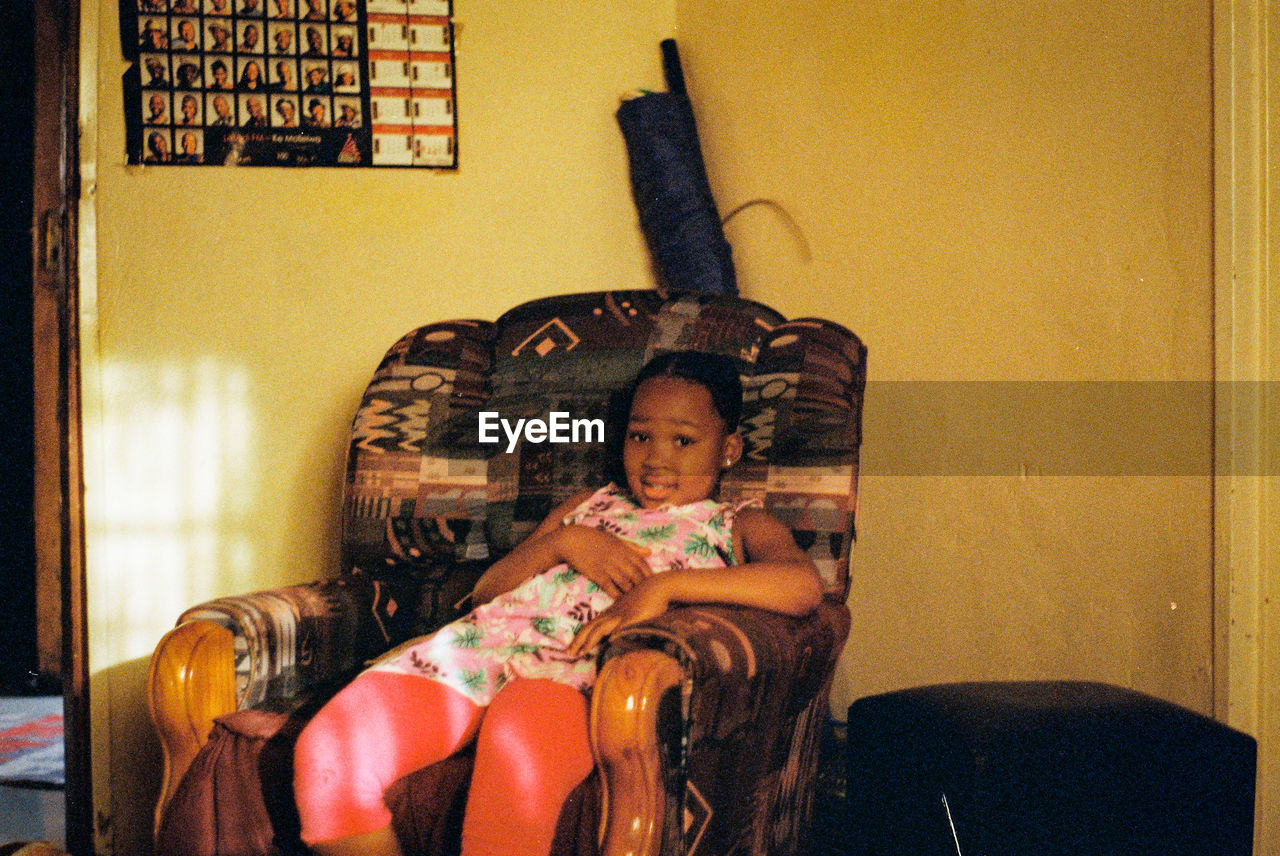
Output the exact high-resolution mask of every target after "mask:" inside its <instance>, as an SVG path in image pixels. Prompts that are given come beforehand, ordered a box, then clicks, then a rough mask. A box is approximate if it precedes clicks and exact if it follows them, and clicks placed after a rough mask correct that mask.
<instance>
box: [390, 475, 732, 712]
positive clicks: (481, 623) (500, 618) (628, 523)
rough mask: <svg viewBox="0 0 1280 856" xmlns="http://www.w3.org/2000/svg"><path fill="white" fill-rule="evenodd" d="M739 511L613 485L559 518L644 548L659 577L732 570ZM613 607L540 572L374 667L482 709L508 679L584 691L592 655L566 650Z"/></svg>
mask: <svg viewBox="0 0 1280 856" xmlns="http://www.w3.org/2000/svg"><path fill="white" fill-rule="evenodd" d="M739 508H741V506H733V505H730V504H728V503H722V502H718V501H716V500H713V499H706V500H702V501H700V502H694V503H690V504H688V505H679V506H662V507H660V508H652V509H647V508H644V507H642V506H640V505H638V504H637V503H636V502H635V500H633V499H632V498H631V496H630V495H629V494H628V493H627V492H626V491H625V490H622V489H621V488H619V487H617V486H616V485H614V484H608V485H606V486H605V487H603V488H601V489H600V490H598V491H596V492H595V493H594V494H592V495H591V496H590V497H589V498H588V499H587V500H586V501H585V502H583V503H582V504H581V505H579V506H578V507H577V508H576V509H574V511H573V512H572V513H571V514H570V515H569V516H568V517H566V518H565V521H564V522H565V525H569V524H579V525H582V526H591V527H594V528H596V529H600V530H603V531H605V532H611V533H613V534H614V535H617V536H618V537H619V538H623V539H625V540H627V541H631V542H633V543H635V544H639V545H641V546H644V547H647V548H649V550H650V551H651V552H650V553H649V555H648V556H647V557H646V559H647V561H648V562H649V566H650V567H651V568H653V570H654V572H655V573H658V572H662V571H667V570H671V569H673V568H717V567H725V566H727V565H732V564H735V561H736V560H735V558H734V555H733V517H734V514H735V512H736V511H737V510H738V509H739ZM611 603H613V598H611V597H609V595H608V594H606V593H605V592H604V591H603V590H602V589H601V588H600V587H599V586H598V585H596V584H595V583H594V582H592V581H591V580H589V579H587V578H586V577H584V576H582V575H581V574H579V573H578V572H577V571H575V570H573V569H572V568H571V567H569V566H568V565H564V564H561V565H557V566H555V567H553V568H551V569H550V570H547V571H543V572H542V573H540V574H537V575H535V576H533V577H531V578H530V579H528V580H526V581H525V582H523V583H521V584H520V585H519V586H517V587H516V588H514V589H512V590H511V591H509V592H507V593H506V594H503V595H500V596H498V597H496V598H494V599H493V600H492V601H490V602H489V603H486V604H484V605H482V606H479V607H476V608H475V609H474V610H472V611H471V612H470V613H469V614H467V615H466V616H464V617H463V618H460V619H458V620H457V621H454V622H452V623H450V624H446V625H445V626H444V627H442V628H440V629H439V630H438V631H436V632H435V633H433V634H431V635H430V636H423V637H420V638H418V639H415V640H412V641H410V642H407V643H405V644H404V645H401V646H400V647H398V648H396V649H395V650H393V651H390V652H388V653H387V654H385V655H383V656H382V657H381V658H380V659H379V660H378V661H377V662H376V663H374V664H373V665H372V666H370V669H371V670H375V671H389V672H399V673H402V674H410V675H417V676H420V677H424V678H429V679H432V680H437V681H442V682H444V683H446V684H448V685H449V686H451V687H453V688H455V689H457V690H458V691H460V692H461V693H463V694H464V695H466V696H467V697H468V698H470V699H472V700H473V701H474V702H475V703H476V704H478V705H482V706H483V705H488V704H489V702H490V701H492V700H493V697H494V696H495V695H496V694H497V692H498V690H500V689H502V687H503V685H504V684H506V683H507V682H508V681H510V680H511V679H512V678H516V677H523V678H547V679H550V680H553V681H558V682H560V683H563V684H568V685H570V686H573V687H576V688H577V689H580V690H584V691H585V690H586V689H588V688H589V687H590V686H591V684H592V683H593V682H594V681H595V676H596V653H595V652H594V651H593V652H590V653H589V654H587V655H585V656H582V657H570V656H568V655H566V654H565V648H566V647H567V646H568V644H569V643H570V642H571V641H573V637H574V636H575V635H576V634H577V632H578V631H579V630H581V629H582V626H583V625H584V624H586V623H587V622H588V621H590V620H591V619H592V618H594V617H595V616H596V615H598V614H599V613H600V612H602V611H603V610H604V609H605V608H606V607H608V606H609V605H610V604H611Z"/></svg>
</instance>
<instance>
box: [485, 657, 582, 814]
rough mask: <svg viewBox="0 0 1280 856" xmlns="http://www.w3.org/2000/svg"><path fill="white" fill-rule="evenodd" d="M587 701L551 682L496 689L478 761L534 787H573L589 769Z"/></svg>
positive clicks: (517, 683)
mask: <svg viewBox="0 0 1280 856" xmlns="http://www.w3.org/2000/svg"><path fill="white" fill-rule="evenodd" d="M587 716H588V707H587V700H586V698H585V697H584V696H583V695H582V693H580V692H578V691H577V690H575V689H573V688H572V687H569V686H566V685H565V684H560V683H556V682H554V681H548V680H535V679H517V680H514V681H512V682H511V683H510V684H508V685H507V686H506V687H504V688H503V689H502V691H501V692H500V693H498V696H497V698H495V699H494V701H493V703H492V704H491V705H490V706H489V712H488V715H487V716H486V717H485V722H484V726H483V728H482V729H481V735H480V744H479V747H478V754H477V763H478V764H482V765H485V766H487V767H492V768H494V769H498V770H503V771H504V773H503V775H505V776H510V777H513V778H515V779H520V780H522V781H526V782H527V783H528V784H529V785H530V786H536V785H538V784H551V783H554V784H552V790H554V791H560V790H564V789H565V788H566V787H568V788H572V787H573V786H574V785H576V784H577V783H578V782H579V781H581V780H582V779H583V778H585V777H586V775H587V774H588V773H589V772H591V767H592V764H593V761H592V757H591V744H590V741H589V738H588V735H587Z"/></svg>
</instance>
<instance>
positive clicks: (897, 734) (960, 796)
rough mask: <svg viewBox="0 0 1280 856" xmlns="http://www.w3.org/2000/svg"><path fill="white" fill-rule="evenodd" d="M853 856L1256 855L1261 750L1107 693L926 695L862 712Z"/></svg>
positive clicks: (978, 688)
mask: <svg viewBox="0 0 1280 856" xmlns="http://www.w3.org/2000/svg"><path fill="white" fill-rule="evenodd" d="M848 753H849V773H848V790H849V811H850V825H849V826H850V828H849V833H850V836H851V838H852V844H853V850H852V852H853V853H856V854H864V856H933V854H938V856H942V854H946V856H957V854H959V855H960V856H1012V854H1019V856H1051V854H1063V856H1066V854H1071V856H1111V854H1114V856H1179V854H1183V855H1184V856H1219V855H1220V856H1227V854H1230V855H1231V856H1249V854H1250V853H1251V852H1252V842H1253V803H1254V776H1255V767H1256V759H1257V743H1256V741H1255V740H1254V739H1253V738H1252V737H1250V736H1248V735H1246V734H1242V733H1240V732H1238V731H1235V730H1233V729H1231V728H1228V727H1227V726H1225V725H1222V724H1220V723H1218V722H1215V721H1214V720H1212V719H1209V718H1207V717H1205V716H1201V715H1200V714H1197V713H1193V712H1192V711H1189V710H1185V709H1183V708H1180V707H1178V706H1176V705H1173V704H1169V703H1168V702H1165V701H1161V700H1159V699H1156V698H1152V697H1151V696H1147V695H1143V694H1141V693H1137V692H1133V691H1131V690H1125V689H1120V688H1118V687H1113V686H1108V685H1106V684H1099V683H1085V682H1073V681H1044V682H1030V681H1015V682H999V683H960V684H943V685H939V686H930V687H918V688H914V689H907V690H900V691H897V692H891V693H885V694H882V695H876V696H870V697H868V698H863V699H860V700H858V701H856V702H854V703H853V705H851V706H850V708H849V728H848Z"/></svg>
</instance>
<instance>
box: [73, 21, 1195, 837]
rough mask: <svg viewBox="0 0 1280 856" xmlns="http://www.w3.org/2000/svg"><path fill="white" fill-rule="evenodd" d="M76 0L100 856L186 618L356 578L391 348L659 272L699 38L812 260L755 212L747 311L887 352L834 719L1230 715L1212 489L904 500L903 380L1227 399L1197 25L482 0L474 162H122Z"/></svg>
mask: <svg viewBox="0 0 1280 856" xmlns="http://www.w3.org/2000/svg"><path fill="white" fill-rule="evenodd" d="M86 5H88V6H89V7H90V8H88V9H86V10H85V22H86V27H85V36H84V42H85V44H86V51H87V53H86V62H85V63H84V70H85V75H86V87H85V93H84V96H85V103H86V108H85V115H86V120H87V124H86V130H87V131H88V133H89V137H88V139H87V141H86V163H85V175H86V179H87V187H86V190H87V192H88V203H87V205H86V209H85V213H86V217H85V220H84V222H85V223H86V224H87V225H86V228H87V230H88V231H87V233H86V235H85V236H84V242H83V247H84V249H85V251H86V257H87V259H88V261H87V262H86V265H87V267H86V270H85V276H84V280H85V281H84V291H85V309H84V315H83V323H84V329H85V346H84V350H85V366H86V378H85V386H86V413H85V432H86V458H87V460H86V464H87V500H88V507H89V510H90V520H89V545H88V552H89V566H88V567H89V570H88V573H89V598H90V605H89V624H90V633H91V651H90V658H91V668H92V670H93V675H94V677H93V685H92V691H93V698H94V722H93V726H94V734H93V736H94V742H95V747H96V750H95V776H96V781H95V801H96V803H97V806H96V808H97V810H98V812H99V813H100V815H101V817H102V818H103V824H102V828H101V829H100V845H101V849H102V850H103V851H104V852H115V853H122V854H123V853H131V854H132V853H139V852H145V846H146V845H145V840H146V838H147V834H148V829H147V827H148V824H149V816H148V814H149V805H150V802H151V799H152V798H153V795H154V785H155V780H154V776H155V765H156V749H155V744H154V740H153V738H152V737H151V734H150V729H149V726H148V725H147V723H146V720H145V714H144V713H143V706H142V701H141V691H142V681H143V675H144V671H145V665H146V658H147V656H148V655H149V653H150V650H151V648H152V646H153V645H154V643H155V641H156V640H157V639H158V638H159V636H160V635H161V634H162V633H163V632H164V631H165V630H166V629H167V628H168V627H169V626H170V624H171V623H172V621H173V619H174V617H175V616H176V614H177V613H178V612H179V611H180V610H181V609H182V608H183V607H185V606H187V605H189V604H191V603H194V602H197V601H199V600H201V599H204V598H207V597H211V596H215V595H219V594H223V593H229V592H238V591H245V590H249V589H253V588H259V587H264V586H272V585H278V584H282V583H287V582H292V581H296V580H303V579H310V578H314V577H316V576H319V575H322V574H324V573H327V572H329V571H330V570H332V568H333V566H334V562H335V555H336V550H335V547H336V537H337V500H338V490H339V476H340V468H341V465H342V464H341V462H342V454H343V435H344V432H345V430H346V427H347V422H348V420H349V419H350V415H351V410H352V407H353V406H354V402H355V400H356V398H357V396H358V394H359V390H360V388H361V386H362V384H363V383H364V382H365V380H366V379H367V376H368V373H369V371H370V369H371V368H372V367H373V365H374V364H375V363H376V361H377V359H378V358H379V357H380V356H381V354H382V351H383V350H384V349H385V347H386V346H387V345H388V344H389V343H390V342H391V341H393V340H394V339H395V338H396V337H397V336H398V335H400V334H401V333H402V332H404V331H405V330H407V329H408V328H410V327H412V326H414V325H416V324H419V323H422V322H423V321H426V320H431V319H439V318H447V317H458V316H479V317H493V316H494V315H495V314H496V313H497V312H499V311H500V310H501V309H503V308H506V307H508V306H510V305H512V304H514V303H516V302H518V301H520V300H522V299H525V298H529V297H534V296H542V295H546V294H551V293H556V292H565V291H576V290H594V289H599V288H625V287H637V286H638V287H645V286H647V285H649V284H650V282H651V278H650V273H649V266H648V261H647V258H646V256H645V251H644V248H643V245H642V242H641V239H640V237H639V234H638V232H637V229H636V227H635V214H634V209H633V207H632V203H631V199H630V195H629V188H628V185H627V181H626V173H625V153H624V151H623V148H622V144H621V140H620V138H619V136H618V133H617V130H616V126H615V124H614V120H613V115H612V114H613V110H614V108H615V105H616V96H617V94H618V93H620V92H622V91H624V90H626V89H629V88H632V87H634V86H649V87H660V86H661V76H660V71H659V68H658V53H657V43H658V41H659V40H660V39H662V38H664V37H666V36H668V35H671V34H672V33H673V32H675V33H676V34H677V36H678V38H679V40H680V46H681V53H682V57H683V59H684V62H685V68H686V72H687V76H688V78H689V82H690V87H691V93H692V95H693V97H694V100H695V103H696V106H697V109H698V115H699V120H700V123H701V125H700V128H701V132H702V136H703V141H704V148H705V150H706V153H707V156H708V162H709V169H710V172H711V176H712V183H713V186H714V188H715V190H716V194H717V198H718V200H719V202H720V204H721V208H722V210H723V211H727V210H728V209H729V208H731V207H733V206H734V205H736V204H738V203H740V202H743V201H746V200H749V199H753V198H757V197H768V198H772V199H774V200H776V201H777V202H778V203H779V204H780V205H781V206H782V207H783V208H784V209H785V210H786V211H787V212H789V213H790V215H791V216H792V217H793V218H794V220H795V221H796V223H797V224H798V226H799V229H800V231H801V233H802V235H803V237H804V240H805V242H806V243H807V246H806V245H802V244H801V243H800V242H799V241H798V240H797V239H796V236H795V235H794V234H793V233H791V232H790V231H788V229H787V228H786V227H785V225H784V224H783V222H782V221H781V220H780V219H779V218H777V217H776V216H775V215H774V214H773V213H771V211H770V210H769V209H767V208H764V207H756V208H751V209H748V210H746V211H744V212H743V213H741V214H740V215H738V216H737V217H736V218H735V219H734V220H733V221H732V222H731V223H730V225H729V229H728V232H729V237H730V240H731V241H732V242H733V244H734V247H735V257H736V260H737V264H738V268H739V273H740V279H741V285H742V290H743V292H744V294H745V295H746V296H748V297H751V298H755V299H759V300H762V301H764V302H767V303H770V304H772V305H774V306H775V307H777V308H778V309H780V310H781V311H783V312H785V313H787V314H789V315H798V314H806V313H820V314H823V315H825V316H827V317H831V318H834V319H836V320H838V321H841V322H843V323H845V324H846V325H848V326H849V327H851V328H852V329H854V330H855V331H857V332H858V333H859V334H860V335H862V336H863V337H864V339H865V341H866V342H867V344H868V346H869V347H870V350H871V370H872V376H873V379H874V380H875V381H876V383H873V385H872V387H871V388H870V390H869V393H868V402H867V412H866V436H867V442H866V447H865V466H866V469H867V471H868V475H867V476H866V478H865V479H864V483H863V486H864V491H863V500H862V514H861V518H860V534H861V542H860V544H859V545H858V546H857V547H856V548H855V553H854V562H855V570H854V573H855V585H854V595H853V596H852V598H851V601H850V605H851V608H852V610H853V614H854V629H853V633H852V636H851V639H850V643H849V646H848V649H847V651H846V654H845V657H844V659H843V660H842V663H841V670H840V675H839V678H838V682H837V686H836V690H835V698H834V700H833V702H834V706H835V708H836V710H837V711H840V710H842V708H843V706H844V705H846V704H847V703H848V702H849V701H851V700H852V699H853V698H855V697H857V696H859V695H862V694H865V693H868V692H874V691H878V690H882V689H888V688H891V687H897V686H904V685H908V684H917V683H923V682H928V681H942V680H960V679H972V678H1022V677H1079V678H1092V679H1100V680H1108V681H1112V682H1114V683H1118V684H1123V685H1126V686H1132V687H1135V688H1138V689H1142V690H1147V691H1150V692H1153V693H1155V694H1157V695H1160V696H1163V697H1165V698H1168V699H1171V700H1173V701H1176V702H1179V703H1183V704H1186V705H1188V706H1190V707H1193V708H1195V709H1198V710H1204V711H1207V710H1209V709H1210V706H1211V703H1212V681H1211V674H1210V666H1211V663H1212V650H1211V617H1212V591H1211V584H1212V571H1211V563H1210V559H1211V524H1210V510H1211V509H1210V491H1211V486H1210V484H1209V481H1208V479H1207V478H1205V477H1194V476H1184V477H1177V478H1173V477H1149V478H1118V477H1088V476H1077V477H1055V476H1050V475H1046V474H1045V472H1046V471H1048V470H1050V469H1051V468H1052V467H1051V464H1052V460H1051V453H1050V457H1048V458H1047V457H1046V453H1045V450H1043V449H1040V450H1038V456H1037V455H1032V456H1031V457H1029V458H1028V459H1027V460H1025V461H1022V462H1020V463H1021V464H1022V467H1021V468H1022V469H1023V470H1025V472H1022V474H1021V475H1018V476H1009V477H995V476H982V477H979V476H973V475H968V476H965V475H949V476H939V475H934V474H930V472H929V470H928V467H927V466H926V467H925V468H924V469H923V470H922V471H921V473H922V474H916V475H902V474H901V473H902V472H903V471H904V470H903V468H902V466H901V462H902V461H903V460H904V459H910V460H925V461H926V462H927V461H928V460H929V459H930V458H929V454H931V453H932V452H933V451H936V450H931V449H924V450H923V452H922V453H921V454H920V455H916V456H915V457H913V456H912V455H911V454H910V452H911V450H912V449H913V448H918V447H919V446H920V445H921V443H922V442H923V440H922V437H923V436H925V433H926V432H924V431H923V430H922V429H921V428H920V427H919V425H918V424H917V423H916V422H915V421H914V420H915V419H917V418H918V417H919V414H911V418H910V419H908V418H905V417H904V411H903V403H902V399H901V398H899V397H898V394H899V393H901V391H902V390H903V389H911V388H912V387H907V386H897V385H894V384H888V383H884V382H886V381H901V382H921V381H972V380H1011V381H1028V382H1037V381H1047V380H1116V379H1126V380H1146V381H1168V380H1205V379H1207V378H1209V376H1210V371H1211V365H1212V363H1211V360H1212V341H1211V327H1212V322H1211V310H1212V293H1211V279H1210V277H1211V263H1210V262H1211V244H1210V237H1211V236H1210V227H1211V223H1210V208H1211V186H1210V175H1211V151H1210V110H1209V105H1210V54H1209V17H1210V4H1209V3H1208V2H1201V3H1198V4H1194V5H1193V6H1188V5H1186V4H1175V5H1176V7H1177V8H1172V7H1169V6H1167V5H1165V4H1157V3H1154V2H1135V3H1125V4H1114V3H1111V4H1108V3H1100V2H1093V0H1086V2H1083V3H1072V4H1038V3H1025V4H1015V5H1014V6H1010V5H1009V4H994V3H966V4H934V3H890V2H867V3H861V2H859V3H846V2H816V0H815V2H810V3H804V4H795V3H783V4H773V5H771V6H769V8H768V10H767V13H762V11H761V7H760V6H759V4H752V3H743V2H740V1H739V2H732V0H676V2H672V0H646V1H645V2H636V0H569V2H566V3H563V4H543V3H538V4H534V3H503V4H499V3H494V2H488V0H457V3H456V8H455V11H456V19H457V21H458V22H459V23H460V24H461V25H462V29H461V34H460V36H459V40H458V77H459V93H458V109H459V118H460V123H461V128H460V140H461V168H460V169H459V170H458V171H457V172H456V173H435V172H428V171H383V170H376V171H374V170H351V171H341V170H276V169H247V170H243V171H234V170H222V169H199V170H196V169H164V168H149V169H148V168H139V167H126V166H124V165H123V127H122V119H121V115H120V109H119V106H118V105H119V104H120V97H121V96H120V84H119V77H120V72H121V71H122V65H121V62H120V59H119V55H120V52H119V45H118V36H117V18H116V12H115V6H116V4H115V3H114V2H107V1H106V0H104V2H101V3H100V4H99V5H98V7H96V8H94V7H93V6H92V4H86ZM677 25H678V32H677V30H676V27H677ZM98 105H100V109H98ZM95 123H96V124H95ZM915 388H916V389H919V387H915ZM940 388H941V387H940ZM950 388H951V389H961V388H962V387H950ZM966 409H967V406H966V405H965V403H964V402H963V401H953V402H952V403H951V404H950V405H948V409H947V410H943V411H940V412H930V413H926V414H924V415H925V416H926V417H927V418H928V419H929V420H930V425H931V427H932V428H933V429H935V430H934V433H933V434H932V435H930V436H932V437H935V438H936V436H937V433H938V432H937V430H936V429H937V426H939V425H941V426H943V433H944V435H945V434H948V433H949V434H953V435H956V436H962V435H964V434H965V433H966V431H967V430H969V429H970V423H969V422H968V421H967V420H968V419H970V418H972V417H973V416H974V414H973V413H972V412H966ZM1187 418H1188V420H1189V422H1190V424H1191V425H1192V426H1193V427H1195V429H1196V431H1197V432H1199V433H1200V434H1201V435H1202V436H1204V437H1207V436H1208V435H1209V427H1208V421H1207V420H1208V414H1207V412H1200V411H1195V410H1194V409H1193V411H1192V412H1191V413H1190V414H1189V416H1188V417H1187ZM1011 419H1015V420H1016V415H1015V416H1013V417H1011ZM1201 423H1203V424H1201ZM998 427H999V426H998ZM1005 427H1008V426H1005ZM1200 429H1203V430H1202V431H1201V430H1200ZM1174 605H1176V609H1175V608H1173V607H1174Z"/></svg>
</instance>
